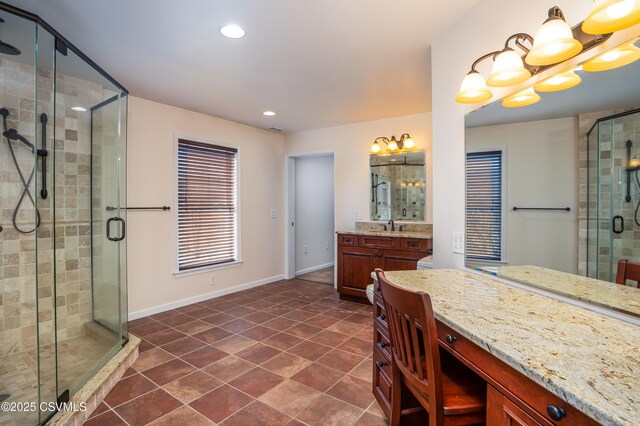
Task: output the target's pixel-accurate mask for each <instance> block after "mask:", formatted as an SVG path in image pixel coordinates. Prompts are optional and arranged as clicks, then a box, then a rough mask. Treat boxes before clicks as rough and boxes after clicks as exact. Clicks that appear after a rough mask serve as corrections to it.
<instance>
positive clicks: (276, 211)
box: [271, 209, 278, 219]
mask: <svg viewBox="0 0 640 426" xmlns="http://www.w3.org/2000/svg"><path fill="white" fill-rule="evenodd" d="M277 217H278V210H276V209H271V219H275V218H277Z"/></svg>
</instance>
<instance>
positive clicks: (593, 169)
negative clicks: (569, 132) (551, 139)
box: [586, 109, 640, 282]
mask: <svg viewBox="0 0 640 426" xmlns="http://www.w3.org/2000/svg"><path fill="white" fill-rule="evenodd" d="M604 115H605V116H603V117H600V118H598V119H597V120H595V124H594V125H593V127H591V130H590V131H589V132H588V134H587V144H588V153H587V154H588V156H587V163H588V167H587V179H588V184H587V185H586V189H587V206H588V208H587V222H586V223H587V259H586V260H587V262H586V273H587V276H589V277H592V278H598V279H601V280H605V281H611V282H614V281H615V279H616V268H617V264H618V260H620V259H629V260H632V261H636V262H638V261H640V244H638V243H637V242H638V241H640V176H639V174H640V109H634V110H627V111H621V112H613V113H612V114H604Z"/></svg>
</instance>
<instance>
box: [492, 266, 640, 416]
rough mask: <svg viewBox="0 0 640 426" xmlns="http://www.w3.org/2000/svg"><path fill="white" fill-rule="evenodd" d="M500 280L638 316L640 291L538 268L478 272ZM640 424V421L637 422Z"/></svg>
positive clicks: (509, 267)
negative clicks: (515, 282) (514, 281)
mask: <svg viewBox="0 0 640 426" xmlns="http://www.w3.org/2000/svg"><path fill="white" fill-rule="evenodd" d="M480 269H481V270H485V269H486V270H487V272H489V273H491V274H496V275H497V276H499V277H502V278H506V279H510V280H516V281H519V282H522V283H525V284H529V285H532V286H534V287H538V288H542V289H545V290H551V291H553V292H556V293H560V294H563V295H566V296H569V297H572V298H575V299H578V300H583V301H586V302H589V303H594V304H597V305H600V306H603V307H606V308H615V309H616V310H618V311H620V312H624V313H629V314H632V315H636V316H640V289H637V288H633V287H629V286H624V285H620V284H616V283H611V282H607V281H602V280H597V279H595V278H589V277H583V276H580V275H575V274H570V273H567V272H560V271H555V270H553V269H547V268H543V267H541V266H532V265H518V266H499V267H490V268H480ZM639 423H640V421H639Z"/></svg>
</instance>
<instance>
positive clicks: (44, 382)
mask: <svg viewBox="0 0 640 426" xmlns="http://www.w3.org/2000/svg"><path fill="white" fill-rule="evenodd" d="M127 94H128V92H127V91H126V89H125V88H124V87H122V86H121V85H120V84H118V82H116V81H115V80H114V79H113V78H111V77H110V76H109V75H108V74H107V73H106V72H105V71H103V70H102V69H101V68H99V67H98V66H97V65H96V64H95V63H93V61H91V60H90V59H89V58H88V57H87V56H85V55H84V54H83V53H82V52H80V51H79V50H78V49H77V48H75V47H74V46H73V45H72V44H71V43H70V42H69V41H67V40H66V39H65V38H64V37H63V36H61V35H60V34H59V33H58V32H57V31H55V30H54V29H53V28H51V27H50V26H49V25H48V24H47V23H46V22H44V21H42V20H41V19H40V18H39V17H37V16H35V15H32V14H30V13H28V12H25V11H22V10H19V9H17V8H15V7H13V6H10V5H7V4H4V3H0V120H2V123H1V125H2V129H1V133H2V136H1V137H0V176H1V179H2V183H1V185H0V203H1V204H0V253H2V257H1V259H2V264H1V265H0V333H1V336H2V337H1V344H0V401H2V402H5V401H6V402H10V403H12V402H13V403H20V404H23V407H24V404H33V405H31V406H32V407H36V409H35V410H31V409H29V410H22V411H0V425H13V424H15V425H37V424H40V423H43V422H45V421H47V419H48V418H50V417H51V416H52V415H53V414H54V412H53V411H50V410H49V408H48V407H50V405H48V404H46V403H52V402H63V401H67V400H68V399H69V398H70V397H71V396H73V394H74V393H75V392H77V391H78V389H79V388H81V387H82V386H83V384H85V383H86V381H87V380H88V379H89V378H91V377H92V376H93V375H94V374H95V373H96V371H97V370H98V369H100V368H101V367H102V366H103V365H104V364H105V363H106V362H107V361H108V360H109V359H110V358H111V357H113V355H114V354H115V353H116V352H118V351H119V350H120V349H121V348H122V346H123V345H124V344H125V343H126V342H127V336H128V333H127V292H126V288H127V286H126V253H125V248H126V247H125V242H124V238H125V232H126V229H125V219H126V215H125V212H126V209H125V200H126V196H125V187H126V185H125V170H126V164H125V160H126V155H125V148H126V117H127ZM13 407H16V405H13Z"/></svg>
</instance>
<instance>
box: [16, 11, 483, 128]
mask: <svg viewBox="0 0 640 426" xmlns="http://www.w3.org/2000/svg"><path fill="white" fill-rule="evenodd" d="M5 1H6V2H7V3H10V4H13V5H15V6H17V7H20V8H22V9H25V10H28V11H30V12H33V13H36V14H38V15H40V17H41V18H43V19H44V20H45V21H47V22H48V23H49V24H50V25H52V26H53V27H54V28H56V29H57V30H58V31H59V32H60V33H61V34H62V35H64V36H65V37H66V38H67V39H69V40H70V41H71V42H72V43H74V44H75V45H76V46H77V47H78V48H80V49H81V50H82V51H83V52H84V53H86V54H87V55H88V56H89V57H90V58H92V59H93V60H94V61H95V62H96V63H97V64H98V65H100V66H101V67H103V68H104V69H105V70H107V72H109V73H110V74H111V75H112V76H113V77H114V78H115V79H116V80H118V81H119V82H120V83H122V84H123V85H124V86H125V87H127V89H129V91H130V92H131V94H132V95H134V96H139V97H142V98H146V99H150V100H154V101H158V102H162V103H166V104H170V105H175V106H178V107H181V108H186V109H189V110H193V111H198V112H202V113H205V114H210V115H214V116H217V117H222V118H226V119H229V120H233V121H237V122H241V123H245V124H249V125H252V126H256V127H261V128H270V127H276V128H279V129H282V130H283V131H284V132H295V131H303V130H311V129H317V128H324V127H331V126H338V125H343V124H349V123H355V122H361V121H368V120H376V119H381V118H387V117H394V116H401V115H409V114H416V113H421V112H427V111H430V110H431V76H430V45H431V43H432V42H433V40H434V39H435V38H436V36H437V35H438V34H439V33H440V32H442V31H443V30H445V29H446V28H447V27H448V26H450V25H451V24H453V23H454V22H455V21H456V20H457V19H458V18H459V17H461V16H462V15H463V14H464V13H465V12H466V11H468V10H469V9H470V8H471V7H472V6H473V5H474V4H475V3H477V2H478V0H456V1H450V0H394V1H389V0H315V1H311V0H270V1H267V0H218V1H212V0H180V1H169V0H135V1H132V0H109V1H100V0H49V1H41V0H5ZM227 23H236V24H239V25H241V26H242V27H243V28H245V29H246V31H247V35H246V37H245V38H243V39H239V40H230V39H227V38H225V37H223V36H221V35H220V33H219V28H220V27H221V26H223V25H225V24H227ZM5 38H6V37H5ZM266 110H273V111H276V112H277V115H276V116H275V117H264V116H262V112H263V111H266Z"/></svg>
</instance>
